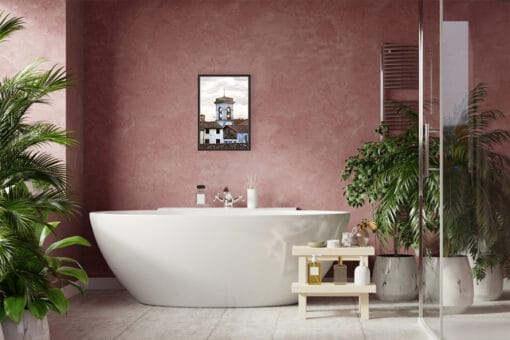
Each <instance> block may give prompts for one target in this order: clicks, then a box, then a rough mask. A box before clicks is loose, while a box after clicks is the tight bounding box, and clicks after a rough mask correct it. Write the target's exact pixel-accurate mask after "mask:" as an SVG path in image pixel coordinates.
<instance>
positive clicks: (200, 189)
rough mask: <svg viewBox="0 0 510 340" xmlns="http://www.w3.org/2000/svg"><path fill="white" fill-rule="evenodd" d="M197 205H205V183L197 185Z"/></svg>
mask: <svg viewBox="0 0 510 340" xmlns="http://www.w3.org/2000/svg"><path fill="white" fill-rule="evenodd" d="M197 206H198V207H200V206H205V185H203V184H199V185H197Z"/></svg>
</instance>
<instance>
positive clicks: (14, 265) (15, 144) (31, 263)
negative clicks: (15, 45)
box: [0, 13, 77, 319]
mask: <svg viewBox="0 0 510 340" xmlns="http://www.w3.org/2000/svg"><path fill="white" fill-rule="evenodd" d="M21 28H23V21H22V19H21V18H16V17H10V16H9V15H6V14H4V13H0V42H1V41H3V40H4V39H6V38H7V37H9V36H10V35H11V34H12V33H14V32H16V31H17V30H19V29H21ZM68 85H69V80H68V77H67V75H66V72H65V70H64V69H63V68H59V67H52V68H50V69H47V70H45V69H41V65H40V63H34V64H31V65H29V66H28V67H26V68H25V69H23V70H22V71H20V72H18V73H16V74H14V75H12V76H4V77H3V79H1V80H0V303H1V306H0V319H3V318H4V317H5V315H6V314H5V313H6V312H7V310H4V308H3V306H4V304H5V303H9V302H10V301H11V300H12V299H14V298H21V297H23V299H25V300H26V301H25V303H26V304H25V305H27V306H32V304H31V302H34V304H33V306H37V305H38V303H39V302H40V301H39V302H35V300H34V299H36V297H41V296H42V295H44V294H46V295H44V296H46V297H48V296H51V295H52V294H58V293H52V289H53V288H51V282H50V281H49V279H48V276H47V274H46V272H45V270H46V268H48V265H49V264H48V260H47V258H46V257H45V256H44V252H43V248H42V247H41V246H40V245H39V240H38V238H37V236H36V235H37V233H38V231H39V230H41V229H42V228H44V227H45V226H46V227H48V228H51V224H50V223H48V216H49V214H52V215H62V216H63V215H68V214H70V213H72V212H74V211H75V209H76V207H77V206H76V204H75V203H74V202H73V201H72V200H71V198H70V196H69V193H68V190H67V179H66V168H65V164H64V163H63V162H62V161H61V160H59V159H57V158H55V157H54V156H52V155H51V154H49V153H48V152H46V151H45V149H44V148H43V147H44V146H46V145H47V144H60V145H72V144H74V143H75V141H74V140H73V139H72V138H70V137H69V136H68V135H67V132H66V131H65V130H63V129H60V128H58V127H57V126H55V125H53V124H50V123H46V122H35V123H32V122H29V120H28V115H29V114H30V115H31V116H32V117H37V111H36V109H37V105H40V104H45V103H49V98H50V95H51V94H52V93H54V92H56V91H59V90H61V89H64V88H65V87H67V86H68ZM16 294H18V295H19V296H18V295H16ZM41 294H42V295H41ZM47 294H49V295H47ZM13 295H16V296H13ZM6 301H7V302H6ZM2 302H3V303H2ZM14 305H16V304H14ZM25 305H23V307H24V306H25ZM34 308H35V307H34ZM7 317H10V316H9V315H7Z"/></svg>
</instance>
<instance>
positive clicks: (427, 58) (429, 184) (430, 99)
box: [419, 0, 441, 335]
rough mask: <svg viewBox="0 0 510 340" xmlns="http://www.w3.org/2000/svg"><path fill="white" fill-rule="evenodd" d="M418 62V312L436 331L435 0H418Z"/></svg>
mask: <svg viewBox="0 0 510 340" xmlns="http://www.w3.org/2000/svg"><path fill="white" fill-rule="evenodd" d="M419 5H420V32H421V34H422V39H421V54H422V65H421V69H420V83H421V88H420V93H421V100H420V108H421V110H420V116H421V124H422V134H423V136H422V139H421V140H422V149H423V164H422V167H421V175H422V180H421V181H422V185H421V190H420V197H422V200H423V209H422V211H423V213H422V228H421V245H420V263H419V267H420V273H421V282H422V286H421V289H420V316H421V320H422V321H424V322H425V324H426V326H428V328H430V329H431V330H432V331H433V332H434V333H435V334H437V335H439V334H440V328H441V323H440V320H441V319H440V301H439V296H440V291H439V288H440V271H439V256H440V240H441V238H440V223H439V218H440V209H439V207H440V192H439V188H440V186H439V178H440V173H439V168H440V165H439V160H440V157H439V150H440V145H439V140H440V138H439V137H440V121H441V120H440V110H439V104H440V101H439V96H440V92H439V89H440V88H439V79H440V78H439V61H440V58H439V53H440V51H439V46H440V44H439V42H440V40H439V27H440V20H439V14H440V11H439V8H440V2H439V1H438V0H423V1H420V3H419Z"/></svg>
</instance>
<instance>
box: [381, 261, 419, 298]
mask: <svg viewBox="0 0 510 340" xmlns="http://www.w3.org/2000/svg"><path fill="white" fill-rule="evenodd" d="M374 282H375V285H376V293H375V296H376V297H377V298H378V299H379V300H382V301H409V300H414V299H416V298H417V297H418V273H417V269H416V261H415V259H414V256H412V255H396V256H395V255H379V256H377V257H376V259H375V265H374Z"/></svg>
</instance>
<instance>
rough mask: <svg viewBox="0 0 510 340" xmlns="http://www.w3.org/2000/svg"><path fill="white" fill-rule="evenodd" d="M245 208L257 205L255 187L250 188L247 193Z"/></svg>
mask: <svg viewBox="0 0 510 340" xmlns="http://www.w3.org/2000/svg"><path fill="white" fill-rule="evenodd" d="M246 200H247V204H246V206H247V208H248V209H256V208H257V207H258V197H257V189H255V188H250V189H248V193H247V198H246Z"/></svg>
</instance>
